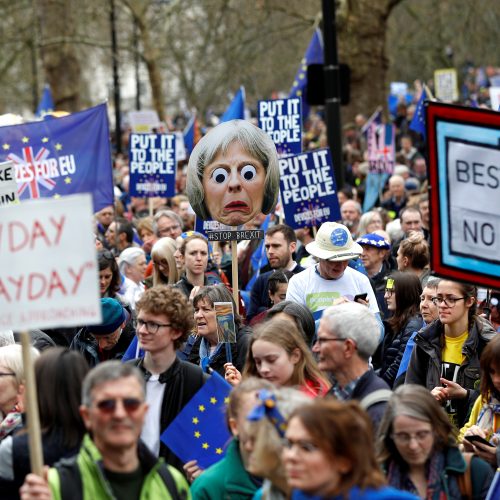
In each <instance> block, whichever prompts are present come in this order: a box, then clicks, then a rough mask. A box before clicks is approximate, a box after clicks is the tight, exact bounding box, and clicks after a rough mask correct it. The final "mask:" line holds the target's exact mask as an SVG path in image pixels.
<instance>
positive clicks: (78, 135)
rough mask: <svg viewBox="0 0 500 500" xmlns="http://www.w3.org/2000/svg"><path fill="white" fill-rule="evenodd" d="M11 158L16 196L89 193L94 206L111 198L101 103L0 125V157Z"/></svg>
mask: <svg viewBox="0 0 500 500" xmlns="http://www.w3.org/2000/svg"><path fill="white" fill-rule="evenodd" d="M8 160H11V161H12V162H13V163H14V166H15V170H16V181H17V186H18V194H19V199H20V200H21V202H22V200H26V199H36V198H48V197H52V198H59V197H61V196H66V195H70V194H75V193H91V194H92V197H93V203H94V210H95V211H98V210H100V209H102V208H104V207H105V206H108V205H112V204H113V175H112V164H111V151H110V143H109V128H108V119H107V111H106V105H105V104H101V105H99V106H96V107H94V108H90V109H87V110H85V111H80V112H78V113H73V114H71V115H68V116H64V117H61V118H50V119H46V120H42V121H39V122H32V123H23V124H21V125H12V126H7V127H0V162H2V161H8Z"/></svg>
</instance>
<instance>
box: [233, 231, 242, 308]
mask: <svg viewBox="0 0 500 500" xmlns="http://www.w3.org/2000/svg"><path fill="white" fill-rule="evenodd" d="M234 229H236V228H233V230H234ZM231 272H232V281H231V282H232V284H233V299H234V303H235V304H236V312H237V313H238V314H240V297H239V293H238V242H237V241H236V240H232V241H231Z"/></svg>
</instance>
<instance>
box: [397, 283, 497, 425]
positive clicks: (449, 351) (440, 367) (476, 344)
mask: <svg viewBox="0 0 500 500" xmlns="http://www.w3.org/2000/svg"><path fill="white" fill-rule="evenodd" d="M476 298H477V289H476V287H475V286H473V285H467V284H465V283H460V282H455V281H450V280H441V281H440V282H439V284H438V288H437V291H436V296H435V297H434V298H433V302H434V303H435V304H436V305H437V307H438V314H439V318H438V319H437V320H436V321H434V322H433V323H431V324H430V325H428V326H427V327H426V328H424V329H423V330H422V331H420V332H419V333H418V334H417V335H416V336H415V348H414V349H413V352H412V357H411V360H410V364H409V366H408V371H407V373H406V383H410V384H419V385H423V386H425V387H427V389H429V390H430V391H431V392H432V395H433V396H434V397H435V398H436V400H437V401H439V402H440V403H441V404H442V405H443V406H444V407H445V410H446V413H447V414H448V417H449V418H450V421H451V422H452V423H453V424H454V425H455V426H456V427H457V428H461V427H462V426H463V425H464V424H465V422H466V419H467V416H468V414H469V412H470V409H471V408H472V405H473V403H474V401H475V400H476V398H477V397H478V396H479V391H478V387H479V380H480V367H479V358H480V357H481V353H482V352H483V349H484V347H485V346H486V344H487V343H488V342H489V341H490V340H491V339H492V338H493V336H494V335H495V332H494V330H493V328H492V326H491V324H490V323H489V322H488V321H487V320H486V319H484V318H482V317H480V316H477V315H476Z"/></svg>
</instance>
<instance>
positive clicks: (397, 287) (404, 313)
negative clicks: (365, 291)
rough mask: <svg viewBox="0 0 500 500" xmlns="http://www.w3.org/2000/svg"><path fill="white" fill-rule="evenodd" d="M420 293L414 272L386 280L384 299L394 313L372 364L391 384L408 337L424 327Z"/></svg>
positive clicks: (395, 275) (418, 282)
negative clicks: (420, 308)
mask: <svg viewBox="0 0 500 500" xmlns="http://www.w3.org/2000/svg"><path fill="white" fill-rule="evenodd" d="M421 293H422V285H421V284H420V280H419V279H418V277H417V276H416V275H415V274H413V273H401V272H394V273H392V274H391V275H390V276H389V277H388V279H387V282H386V286H385V294H384V300H385V302H386V304H387V309H388V310H389V312H390V313H391V316H390V318H389V319H387V320H384V326H385V335H384V340H383V341H382V342H381V343H380V344H379V346H378V349H377V351H376V353H375V355H374V359H373V366H374V367H375V368H376V369H378V375H379V377H381V378H382V379H383V380H385V381H386V382H387V383H388V384H389V387H393V385H394V381H395V380H396V375H397V373H398V370H399V365H400V363H401V359H402V358H403V354H404V352H405V348H406V344H407V342H408V340H409V338H410V337H411V335H412V333H414V332H418V330H420V328H422V324H423V321H422V316H421V315H420V312H419V303H420V294H421Z"/></svg>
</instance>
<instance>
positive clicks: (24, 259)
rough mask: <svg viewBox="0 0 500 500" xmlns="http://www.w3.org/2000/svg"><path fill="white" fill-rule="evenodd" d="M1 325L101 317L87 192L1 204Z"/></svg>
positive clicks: (86, 320)
mask: <svg viewBox="0 0 500 500" xmlns="http://www.w3.org/2000/svg"><path fill="white" fill-rule="evenodd" d="M0 214H1V216H0V262H1V263H2V265H1V266H0V330H7V329H11V330H26V329H33V328H42V329H43V328H53V327H61V326H74V325H82V324H85V325H88V324H97V323H100V322H101V307H100V302H99V298H100V294H99V279H98V269H97V258H96V248H95V238H94V234H93V227H92V203H91V198H90V195H88V194H80V195H74V196H67V197H64V198H61V199H58V200H34V201H28V202H24V203H21V204H18V205H9V206H4V207H1V208H0Z"/></svg>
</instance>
